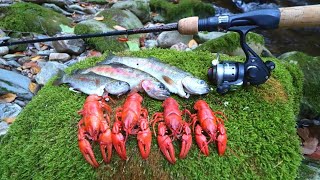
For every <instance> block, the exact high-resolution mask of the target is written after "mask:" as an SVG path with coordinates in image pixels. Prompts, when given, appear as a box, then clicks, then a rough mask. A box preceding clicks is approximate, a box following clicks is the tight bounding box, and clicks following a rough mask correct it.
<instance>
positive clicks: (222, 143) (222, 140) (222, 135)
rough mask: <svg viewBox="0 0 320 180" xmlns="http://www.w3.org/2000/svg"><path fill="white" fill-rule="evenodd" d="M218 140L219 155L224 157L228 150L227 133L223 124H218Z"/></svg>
mask: <svg viewBox="0 0 320 180" xmlns="http://www.w3.org/2000/svg"><path fill="white" fill-rule="evenodd" d="M218 132H219V135H218V138H217V146H218V154H219V155H220V156H222V155H223V154H224V152H225V151H226V149H227V133H226V129H225V127H224V125H223V124H218Z"/></svg>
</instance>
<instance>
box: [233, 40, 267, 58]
mask: <svg viewBox="0 0 320 180" xmlns="http://www.w3.org/2000/svg"><path fill="white" fill-rule="evenodd" d="M247 44H248V45H249V47H250V48H251V49H252V50H253V51H254V52H255V53H257V54H258V55H261V53H262V51H263V50H264V45H263V44H259V43H254V42H249V43H247ZM228 54H229V55H230V56H245V55H246V54H245V53H244V52H243V50H242V48H241V47H237V48H236V49H235V50H233V51H231V52H229V53H228Z"/></svg>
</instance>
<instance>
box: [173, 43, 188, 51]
mask: <svg viewBox="0 0 320 180" xmlns="http://www.w3.org/2000/svg"><path fill="white" fill-rule="evenodd" d="M187 48H188V46H187V45H186V44H184V43H182V42H179V43H178V44H175V45H173V46H171V47H170V49H175V50H177V51H185V50H186V49H187Z"/></svg>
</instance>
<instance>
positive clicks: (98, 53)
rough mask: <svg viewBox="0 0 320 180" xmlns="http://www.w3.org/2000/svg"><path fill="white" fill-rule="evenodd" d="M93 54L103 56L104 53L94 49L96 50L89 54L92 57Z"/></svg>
mask: <svg viewBox="0 0 320 180" xmlns="http://www.w3.org/2000/svg"><path fill="white" fill-rule="evenodd" d="M92 56H94V57H100V56H102V54H101V52H99V51H94V50H92V51H90V52H89V56H88V57H92Z"/></svg>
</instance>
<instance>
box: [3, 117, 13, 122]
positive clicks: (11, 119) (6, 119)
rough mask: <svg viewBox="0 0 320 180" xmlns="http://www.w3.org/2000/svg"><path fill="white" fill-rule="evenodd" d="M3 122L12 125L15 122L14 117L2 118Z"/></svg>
mask: <svg viewBox="0 0 320 180" xmlns="http://www.w3.org/2000/svg"><path fill="white" fill-rule="evenodd" d="M3 120H4V121H5V122H6V123H8V124H12V123H13V122H14V121H15V120H16V117H8V118H4V119H3Z"/></svg>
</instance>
